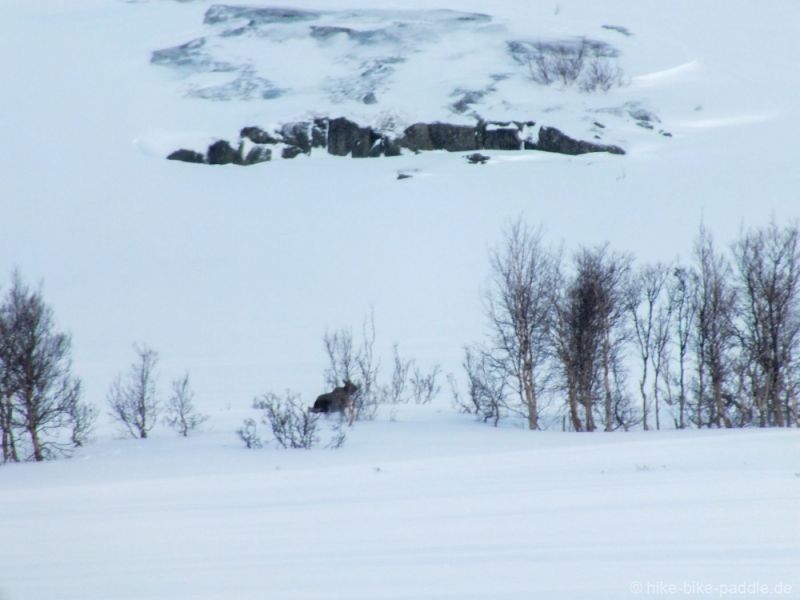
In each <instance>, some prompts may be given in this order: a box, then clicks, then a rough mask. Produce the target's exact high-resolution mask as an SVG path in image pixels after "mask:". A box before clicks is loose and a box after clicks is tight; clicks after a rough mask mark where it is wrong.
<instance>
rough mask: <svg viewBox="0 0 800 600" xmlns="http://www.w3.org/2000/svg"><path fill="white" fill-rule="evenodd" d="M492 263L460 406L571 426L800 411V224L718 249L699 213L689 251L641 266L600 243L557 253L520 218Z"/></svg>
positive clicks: (761, 417)
mask: <svg viewBox="0 0 800 600" xmlns="http://www.w3.org/2000/svg"><path fill="white" fill-rule="evenodd" d="M490 272H491V276H492V279H491V284H490V286H489V291H488V292H487V295H486V314H487V318H488V322H489V326H490V331H491V333H490V335H488V336H487V338H486V339H485V340H484V341H483V342H481V343H479V344H475V345H472V346H470V347H468V348H467V349H466V351H465V357H464V362H463V365H464V368H465V372H466V378H467V392H466V394H465V395H464V396H461V395H459V394H458V392H457V391H456V398H457V402H458V403H459V404H460V405H461V407H462V409H464V410H465V411H468V412H472V413H475V414H477V415H478V416H479V417H480V418H482V419H484V420H486V421H491V422H493V423H494V424H497V422H498V421H499V419H501V418H503V417H507V416H518V417H523V418H524V419H526V422H527V425H528V427H529V428H530V429H540V428H546V427H553V426H561V427H562V428H564V429H570V430H574V431H594V430H597V429H601V428H602V429H604V430H606V431H612V430H616V429H630V428H632V427H639V426H641V427H642V428H643V429H645V430H647V429H651V428H656V429H660V428H662V427H663V426H665V423H664V421H665V419H666V420H667V421H668V426H670V427H677V428H684V427H689V426H694V427H745V426H753V425H755V426H761V427H767V426H778V427H790V426H797V425H798V424H800V423H799V421H798V419H799V418H800V417H799V413H798V391H800V232H799V230H798V226H797V225H796V224H791V225H786V226H779V225H778V224H776V223H774V222H773V223H771V224H770V225H768V226H766V227H763V228H757V229H750V230H745V231H742V233H741V234H740V236H739V238H738V239H737V240H736V241H735V243H734V244H733V245H732V246H731V247H730V249H728V250H727V251H726V250H723V249H720V248H719V247H718V246H717V245H716V244H715V243H714V240H713V237H712V235H711V234H710V233H709V232H708V231H707V230H706V229H705V228H704V227H701V228H700V231H699V233H698V235H697V238H696V240H695V243H694V247H693V249H692V255H691V261H690V262H689V263H688V264H679V263H672V264H663V263H656V264H647V265H642V266H637V265H636V264H635V262H634V259H633V257H632V256H630V255H628V254H622V253H618V252H614V251H612V250H611V249H610V248H609V246H608V245H602V246H598V247H592V248H581V249H579V250H578V251H577V252H575V253H574V254H573V256H572V257H571V260H565V259H564V256H563V252H562V251H561V250H557V249H553V248H550V247H548V246H547V245H546V244H545V243H544V241H543V237H542V234H541V231H537V230H534V229H531V228H530V227H529V226H528V225H526V224H525V223H524V222H523V221H521V220H519V221H517V222H515V223H513V224H512V225H511V226H510V227H509V228H508V229H507V231H506V232H505V234H504V237H503V239H502V243H501V245H500V246H499V247H498V248H496V249H495V250H493V251H492V252H491V253H490ZM631 374H634V376H635V379H636V381H635V385H633V384H631V382H630V381H629V379H630V376H631ZM454 389H455V388H454Z"/></svg>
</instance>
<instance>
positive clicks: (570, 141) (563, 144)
mask: <svg viewBox="0 0 800 600" xmlns="http://www.w3.org/2000/svg"><path fill="white" fill-rule="evenodd" d="M525 148H526V149H528V150H542V151H544V152H557V153H559V154H569V155H572V156H575V155H578V154H588V153H590V152H608V153H610V154H625V150H623V149H622V148H620V147H619V146H607V145H604V144H595V143H594V142H587V141H583V140H576V139H574V138H571V137H569V136H568V135H566V134H564V133H562V132H561V131H560V130H558V129H556V128H555V127H542V128H541V129H539V140H538V142H536V143H532V142H526V143H525Z"/></svg>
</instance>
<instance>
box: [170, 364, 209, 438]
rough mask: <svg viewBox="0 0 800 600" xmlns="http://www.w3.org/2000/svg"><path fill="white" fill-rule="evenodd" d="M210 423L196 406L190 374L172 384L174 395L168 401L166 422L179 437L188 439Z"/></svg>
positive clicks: (206, 416)
mask: <svg viewBox="0 0 800 600" xmlns="http://www.w3.org/2000/svg"><path fill="white" fill-rule="evenodd" d="M206 421H208V415H204V414H202V413H200V412H198V411H197V409H196V408H195V406H194V392H193V391H192V389H191V387H189V375H188V373H187V374H186V375H184V376H183V377H181V378H180V379H176V380H175V381H173V382H172V395H171V396H170V397H169V400H168V401H167V414H166V417H165V418H164V422H165V423H166V424H167V425H168V426H170V427H172V428H173V429H174V430H175V431H177V432H178V434H179V435H181V436H183V437H188V436H189V433H190V432H191V431H194V430H195V429H197V428H198V427H200V425H202V424H203V423H205V422H206Z"/></svg>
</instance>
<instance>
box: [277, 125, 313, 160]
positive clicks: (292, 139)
mask: <svg viewBox="0 0 800 600" xmlns="http://www.w3.org/2000/svg"><path fill="white" fill-rule="evenodd" d="M281 136H282V137H283V142H284V143H286V144H289V145H290V146H295V147H297V148H300V150H302V151H303V152H305V153H306V154H311V124H310V123H289V124H287V125H284V126H283V127H282V128H281Z"/></svg>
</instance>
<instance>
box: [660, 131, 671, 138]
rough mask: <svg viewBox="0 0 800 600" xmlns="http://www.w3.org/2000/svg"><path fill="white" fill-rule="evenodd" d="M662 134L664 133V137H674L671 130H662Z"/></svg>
mask: <svg viewBox="0 0 800 600" xmlns="http://www.w3.org/2000/svg"><path fill="white" fill-rule="evenodd" d="M661 135H663V136H664V137H672V134H671V133H670V132H669V131H662V132H661Z"/></svg>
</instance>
